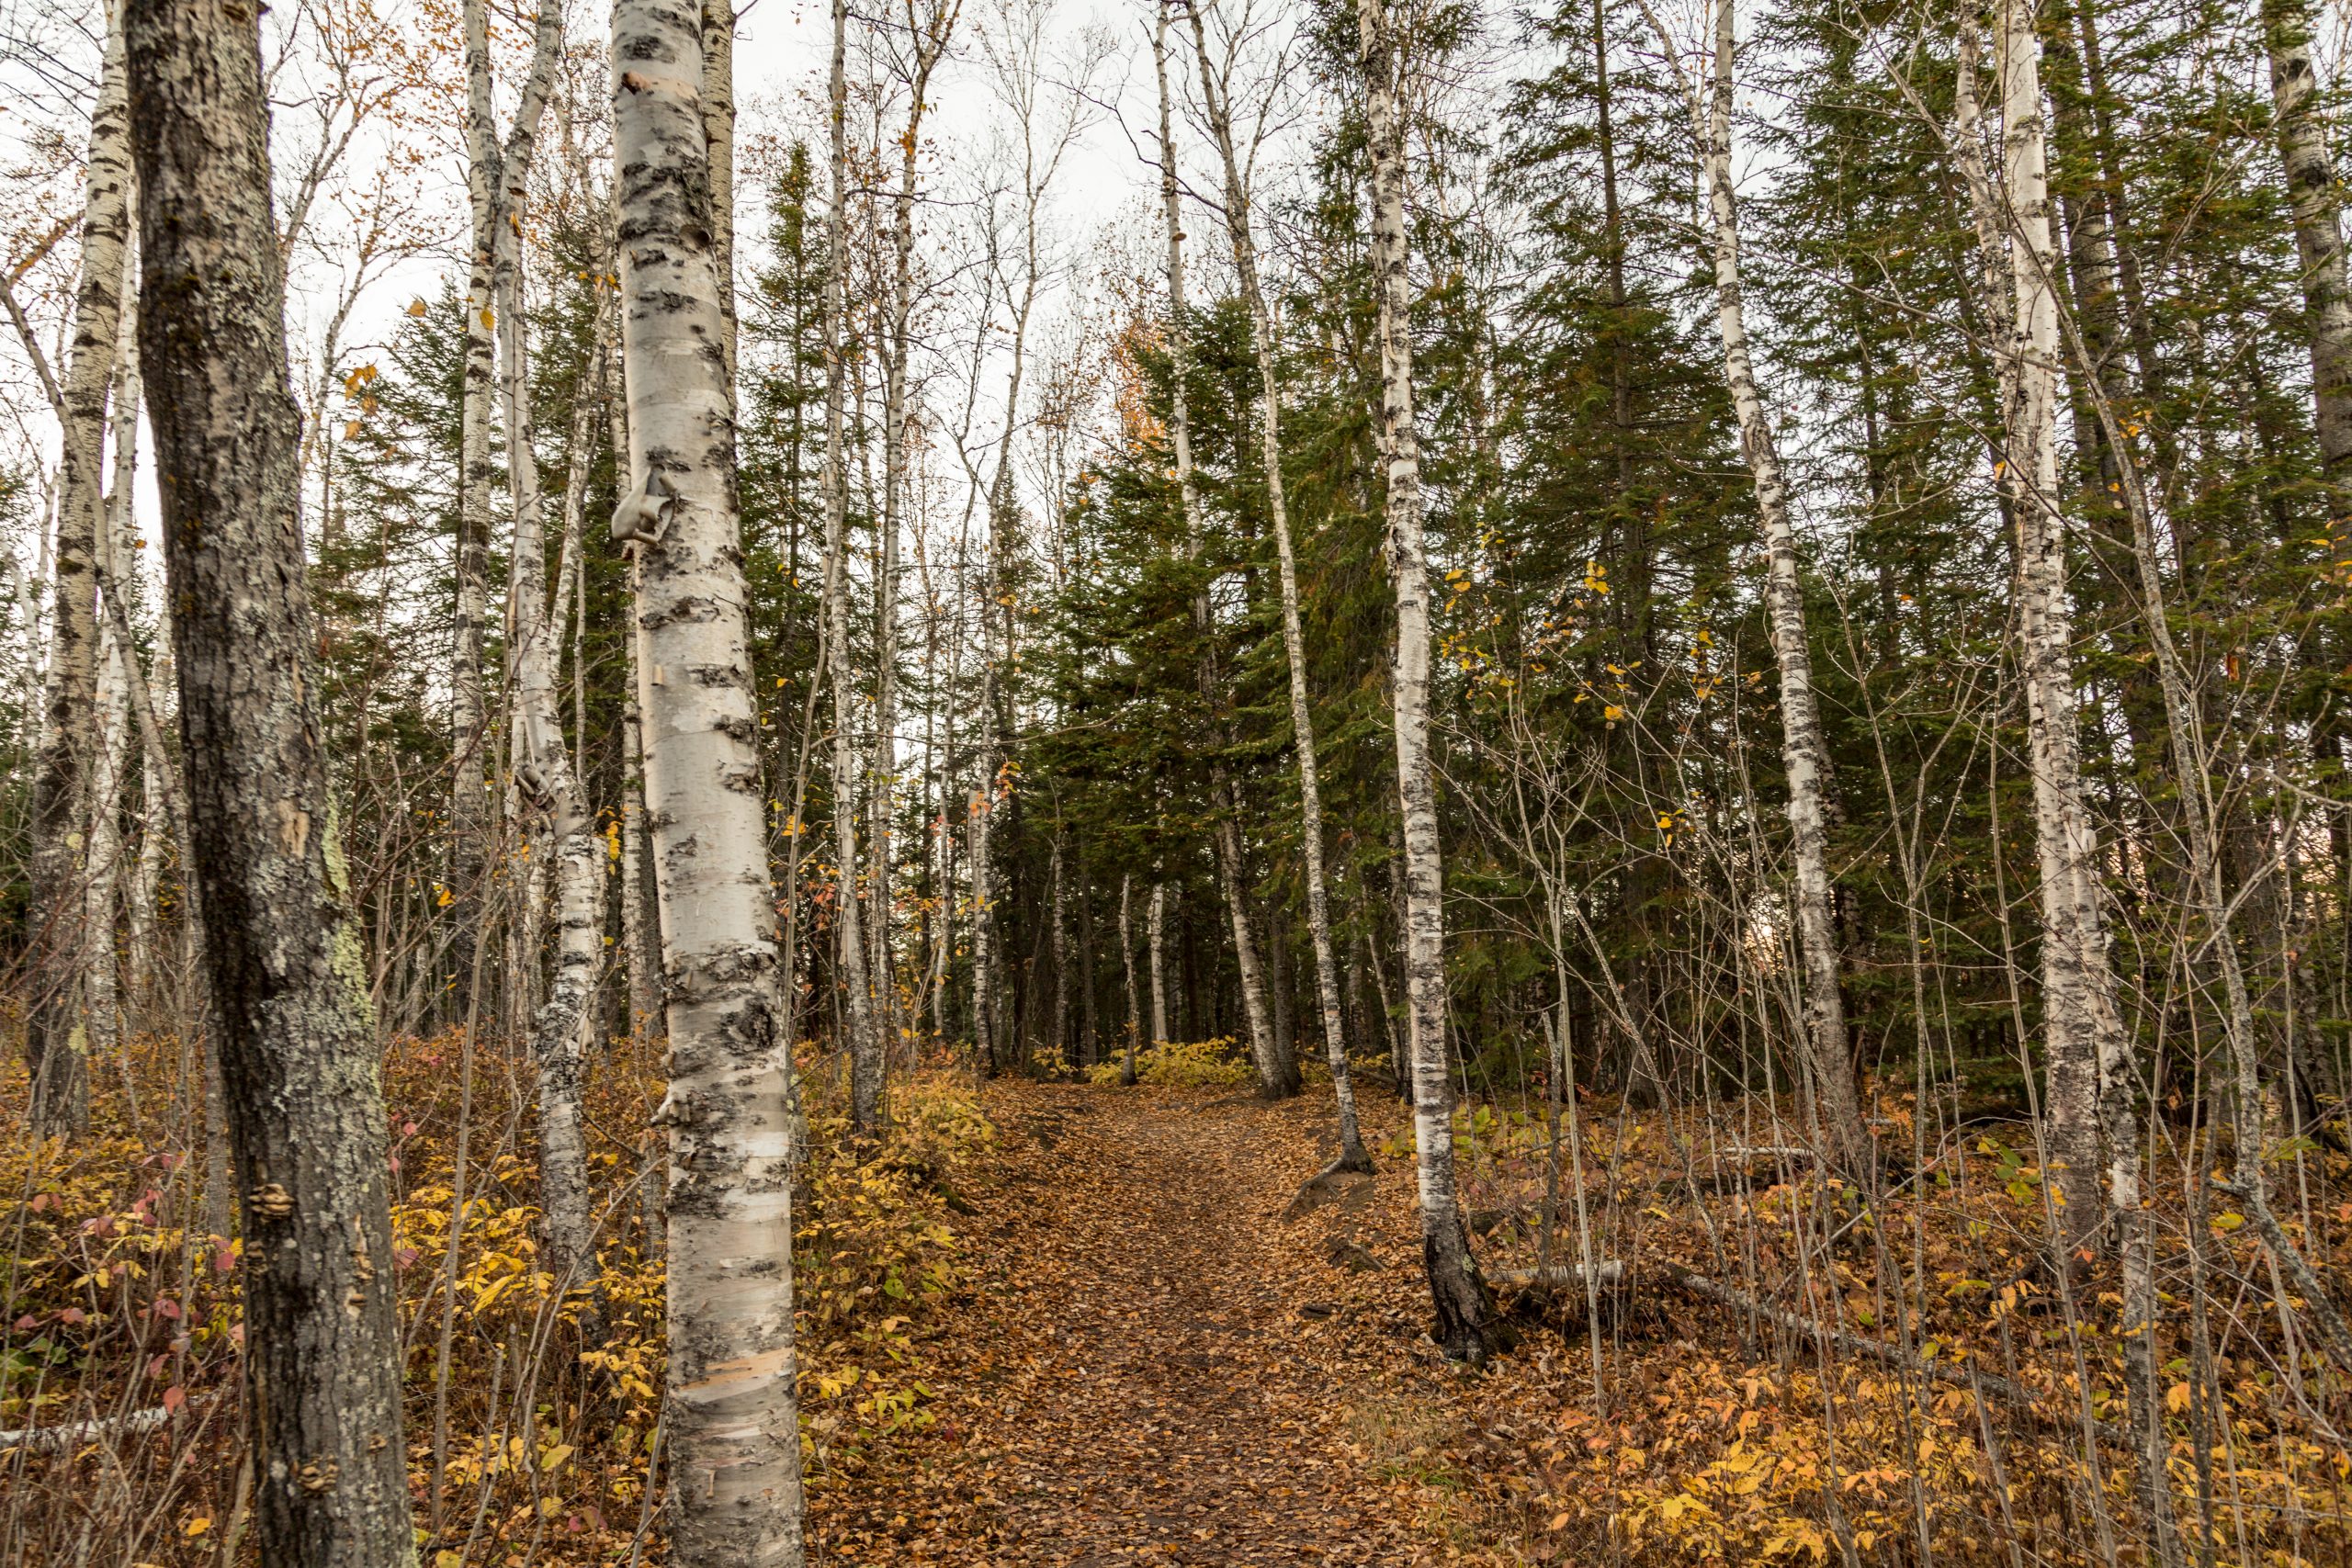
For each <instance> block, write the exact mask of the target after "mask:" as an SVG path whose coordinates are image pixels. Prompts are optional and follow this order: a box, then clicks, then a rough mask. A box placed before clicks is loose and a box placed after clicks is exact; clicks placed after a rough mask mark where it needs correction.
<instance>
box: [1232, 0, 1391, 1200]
mask: <svg viewBox="0 0 2352 1568" xmlns="http://www.w3.org/2000/svg"><path fill="white" fill-rule="evenodd" d="M1189 15H1190V16H1191V17H1192V22H1193V56H1194V58H1195V60H1196V61H1197V62H1198V64H1199V66H1200V75H1201V101H1202V105H1203V107H1204V108H1205V109H1206V110H1207V111H1208V120H1209V131H1210V134H1211V135H1213V136H1214V137H1215V138H1216V148H1217V156H1218V158H1219V160H1220V162H1221V163H1222V164H1223V166H1224V173H1225V226H1226V232H1227V236H1228V237H1229V238H1230V239H1231V241H1232V243H1233V268H1234V273H1235V276H1237V278H1238V280H1239V282H1240V285H1241V299H1242V303H1243V304H1244V305H1245V306H1246V307H1247V308H1248V310H1249V311H1250V346H1251V348H1252V349H1253V350H1254V352H1255V354H1256V357H1257V361H1258V406H1259V414H1258V441H1259V457H1260V461H1261V463H1262V465H1263V466H1264V468H1265V470H1266V517H1267V525H1268V526H1269V527H1270V528H1271V529H1272V533H1273V536H1274V554H1275V564H1276V568H1277V575H1278V576H1279V578H1280V580H1281V585H1282V602H1283V658H1284V659H1285V660H1286V661H1287V663H1288V666H1289V673H1290V725H1291V736H1292V741H1293V744H1294V746H1295V749H1296V751H1297V756H1298V816H1299V846H1300V854H1301V858H1302V859H1303V860H1304V861H1305V866H1304V870H1305V872H1306V929H1307V935H1308V937H1309V939H1310V941H1311V942H1312V944H1313V946H1314V949H1315V996H1316V1001H1317V1005H1318V1007H1319V1008H1320V1010H1321V1011H1322V1014H1323V1050H1324V1056H1325V1059H1326V1060H1327V1061H1328V1062H1329V1064H1330V1068H1331V1089H1332V1095H1333V1098H1334V1099H1335V1100H1336V1101H1337V1102H1338V1107H1339V1112H1340V1157H1339V1161H1338V1165H1337V1167H1336V1168H1338V1169H1340V1170H1361V1171H1370V1170H1371V1169H1372V1156H1371V1155H1369V1154H1367V1153H1365V1152H1364V1146H1363V1131H1362V1129H1361V1128H1360V1126H1359V1125H1358V1123H1357V1119H1356V1091H1355V1082H1354V1079H1353V1078H1352V1077H1351V1076H1350V1074H1349V1072H1348V1044H1347V1030H1346V1027H1345V1025H1344V1024H1343V1023H1342V1021H1341V1018H1340V965H1339V959H1338V957H1337V955H1336V953H1334V952H1333V949H1332V946H1331V897H1330V884H1329V876H1328V874H1327V873H1326V872H1325V870H1324V865H1323V786H1322V779H1321V768H1320V766H1319V765H1318V761H1317V754H1316V747H1315V717H1314V712H1313V709H1312V708H1311V707H1310V705H1309V704H1308V700H1307V690H1306V634H1305V633H1304V632H1303V631H1302V629H1301V628H1300V625H1299V615H1298V561H1297V558H1296V552H1295V549H1294V547H1293V545H1292V541H1291V534H1290V508H1289V505H1288V504H1287V502H1286V501H1285V499H1284V496H1283V447H1282V376H1281V372H1280V369H1279V367H1278V366H1277V365H1276V362H1275V357H1274V355H1275V344H1274V323H1273V313H1272V311H1271V310H1268V309H1267V306H1266V291H1265V289H1264V288H1263V287H1262V286H1261V284H1260V282H1259V278H1258V242H1257V237H1256V235H1255V234H1254V233H1253V232H1252V231H1251V229H1250V189H1249V182H1248V181H1247V180H1245V179H1244V178H1243V177H1242V173H1241V164H1240V160H1239V158H1238V155H1237V154H1236V152H1235V151H1234V144H1233V117H1232V114H1231V112H1230V107H1229V105H1228V102H1227V96H1226V93H1225V88H1224V84H1222V83H1220V82H1218V81H1217V80H1216V76H1215V74H1214V73H1212V72H1211V71H1210V69H1209V50H1208V35H1207V31H1206V28H1205V27H1204V24H1203V22H1202V20H1201V7H1199V6H1193V7H1192V8H1191V10H1190V12H1189Z"/></svg>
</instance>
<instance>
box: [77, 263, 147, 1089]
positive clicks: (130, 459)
mask: <svg viewBox="0 0 2352 1568" xmlns="http://www.w3.org/2000/svg"><path fill="white" fill-rule="evenodd" d="M123 293H124V294H125V296H126V298H125V299H124V301H123V308H122V312H121V321H120V324H119V331H118V332H117V334H116V345H115V357H114V393H113V413H112V416H111V417H112V423H113V427H114V429H113V434H114V471H113V473H112V475H111V476H110V480H111V482H110V483H109V484H108V485H107V496H106V501H105V503H104V506H103V508H102V511H103V514H104V516H103V521H102V522H101V524H100V525H99V532H98V558H99V560H100V561H101V562H102V563H103V565H104V568H105V570H104V571H103V572H102V573H101V575H100V580H99V584H98V592H100V593H101V594H103V595H113V594H118V593H121V592H126V588H125V580H124V576H123V568H124V567H125V565H126V564H127V563H128V561H129V559H130V555H131V553H132V550H133V548H134V546H135V542H136V540H137V538H138V525H137V523H136V522H135V521H134V520H133V519H132V516H131V487H132V474H133V471H134V469H135V468H136V465H137V460H138V449H139V392H138V374H139V369H138V366H139V355H138V351H137V349H136V347H135V346H134V345H133V342H132V339H133V337H134V336H135V334H136V333H137V331H138V315H139V312H138V310H136V309H135V308H134V307H133V305H132V303H131V301H130V299H128V298H127V296H128V295H129V294H130V276H129V271H128V268H126V271H125V276H124V280H123ZM120 619H121V621H122V624H123V625H125V626H128V625H129V624H130V621H129V617H128V616H123V617H120ZM116 620H117V617H116V616H115V615H113V614H112V607H111V606H109V613H108V614H107V616H106V617H105V618H103V619H102V620H101V621H100V622H99V625H98V645H99V649H100V651H99V656H98V694H97V718H98V727H97V728H98V733H97V737H96V739H97V745H96V750H95V751H94V752H93V754H92V759H91V760H92V762H93V764H94V766H93V768H92V771H91V775H90V840H89V874H88V877H87V879H86V886H85V897H84V901H83V919H84V921H85V925H84V930H85V931H86V932H87V933H88V942H89V947H88V952H89V957H88V960H87V963H86V964H85V967H84V972H83V973H84V977H85V987H86V991H85V996H86V999H87V1005H88V1016H89V1051H90V1055H92V1056H93V1057H96V1058H100V1059H103V1060H107V1061H114V1060H116V1059H117V1056H116V1053H117V1052H118V1051H119V1049H120V1048H121V1043H122V1030H123V1024H124V1017H123V1006H122V1004H123V996H122V969H121V966H120V964H119V953H117V950H116V946H115V914H116V909H117V906H118V904H119V899H120V896H121V894H122V893H123V891H124V890H125V886H126V884H127V881H128V879H127V878H125V877H124V875H123V874H122V873H123V863H122V856H123V838H122V786H123V781H124V779H125V777H126V776H127V774H128V772H129V768H130V675H129V671H128V668H127V664H126V661H127V660H134V659H136V658H138V657H139V651H138V649H136V648H134V647H132V646H131V645H130V643H129V642H128V641H126V640H125V638H124V637H121V636H119V635H118V634H117V632H116V630H115V622H116ZM133 934H134V936H135V935H136V934H137V933H136V932H135V931H134V933H133Z"/></svg>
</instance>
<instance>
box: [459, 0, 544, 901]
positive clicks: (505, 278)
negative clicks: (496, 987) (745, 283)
mask: <svg viewBox="0 0 2352 1568" xmlns="http://www.w3.org/2000/svg"><path fill="white" fill-rule="evenodd" d="M562 9H563V8H562V6H560V5H557V4H552V3H551V4H548V5H546V6H542V7H540V10H539V13H538V21H537V28H536V30H535V32H534V35H533V42H532V50H531V63H530V66H529V68H528V70H527V72H526V74H525V76H524V80H523V85H522V92H521V95H520V97H519V98H518V100H517V102H516V105H515V118H514V120H513V122H512V123H511V124H510V125H509V127H508V129H507V132H506V135H505V137H504V139H503V141H502V140H501V138H500V136H499V134H498V117H497V110H496V107H495V106H494V105H493V104H492V97H491V88H492V74H491V56H490V10H489V0H465V8H464V16H463V25H464V28H465V57H466V195H467V205H468V209H469V222H470V225H471V248H470V249H469V253H468V264H467V265H468V276H467V280H466V356H465V378H464V383H463V389H462V392H461V405H460V407H461V413H460V424H461V433H460V436H459V444H458V446H459V449H458V558H457V566H458V586H457V613H456V619H455V629H454V632H453V637H454V639H455V640H454V642H453V644H452V649H451V654H450V658H451V660H452V663H451V669H450V694H451V702H450V712H451V728H450V751H451V755H452V757H453V758H454V759H455V761H454V769H453V773H452V775H451V779H450V784H449V792H450V793H449V831H450V845H451V858H450V869H449V877H450V883H451V892H452V893H453V894H454V895H455V901H454V903H453V906H452V914H453V916H454V917H455V922H454V923H455V925H456V927H457V929H458V931H459V932H460V933H461V935H460V938H459V942H460V945H461V947H466V946H469V945H470V944H471V943H472V942H475V941H478V940H480V927H481V919H482V908H483V906H482V903H481V895H482V892H483V888H482V886H481V884H482V879H483V877H484V875H485V874H486V865H485V862H484V860H483V857H484V855H485V853H486V852H487V850H488V836H489V823H490V818H491V811H492V800H491V795H490V782H489V773H490V761H491V758H490V751H489V746H490V728H489V727H490V698H489V693H488V689H487V687H486V686H485V684H484V682H483V679H482V638H483V635H484V628H485V626H486V623H487V622H488V619H489V613H490V610H489V606H490V561H489V550H490V531H491V502H492V494H493V491H494V488H495V480H496V478H497V469H496V468H495V466H494V465H493V464H492V461H491V440H490V438H491V423H492V412H493V410H494V408H495V406H496V400H497V398H498V396H499V391H500V384H501V377H500V375H499V369H498V355H499V332H498V326H499V313H500V311H501V310H504V309H506V301H507V299H508V297H509V296H510V295H515V290H516V288H518V287H519V285H518V284H516V283H515V282H514V281H512V279H513V278H515V276H516V274H517V272H518V271H519V268H520V266H521V239H520V231H519V227H518V225H519V223H520V221H521V209H522V203H523V198H524V195H525V192H526V189H527V187H528V184H529V176H530V166H531V159H532V155H533V153H534V152H536V151H537V146H538V134H539V120H540V118H541V116H542V115H543V114H544V113H545V112H546V108H547V102H548V92H549V90H550V88H551V87H552V86H553V85H554V80H555V70H556V65H557V63H558V61H559V59H560V55H561V52H562V39H563V34H562ZM517 298H519V296H517ZM513 460H514V459H513V457H512V456H511V455H510V457H509V462H510V464H511V463H513Z"/></svg>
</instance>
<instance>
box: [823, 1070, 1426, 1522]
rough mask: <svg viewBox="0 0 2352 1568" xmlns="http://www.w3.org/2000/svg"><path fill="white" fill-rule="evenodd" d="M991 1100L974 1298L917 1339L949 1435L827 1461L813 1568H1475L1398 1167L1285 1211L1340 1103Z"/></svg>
mask: <svg viewBox="0 0 2352 1568" xmlns="http://www.w3.org/2000/svg"><path fill="white" fill-rule="evenodd" d="M983 1105H984V1107H985V1109H986V1111H987V1112H988V1114H989V1118H990V1119H991V1120H992V1121H993V1122H996V1124H997V1126H998V1128H999V1129H1000V1132H1001V1146H1000V1148H999V1150H998V1154H997V1157H996V1158H994V1159H993V1160H991V1161H990V1163H989V1169H988V1170H987V1171H986V1172H985V1173H984V1174H983V1175H982V1176H981V1181H982V1182H983V1183H985V1184H986V1188H987V1190H975V1191H974V1192H972V1193H971V1194H969V1196H968V1198H967V1201H969V1202H970V1203H971V1204H972V1205H973V1206H974V1207H975V1208H976V1209H978V1213H977V1214H976V1215H975V1216H974V1217H972V1218H971V1219H969V1220H967V1221H966V1222H964V1223H963V1224H959V1225H958V1226H957V1231H958V1241H959V1246H960V1247H962V1249H963V1253H964V1256H963V1258H961V1260H960V1263H959V1267H958V1273H959V1276H960V1278H961V1279H962V1280H963V1281H964V1284H965V1289H964V1290H963V1292H962V1293H961V1294H960V1295H959V1297H958V1299H957V1300H956V1302H955V1303H952V1304H950V1305H948V1306H947V1307H946V1308H945V1310H943V1311H940V1312H937V1313H936V1314H934V1315H933V1318H932V1320H931V1322H930V1324H929V1325H928V1326H927V1328H926V1331H925V1332H924V1334H923V1336H922V1341H923V1343H922V1362H923V1381H924V1383H925V1385H926V1386H927V1387H928V1388H929V1390H930V1391H931V1393H932V1394H933V1399H932V1401H931V1402H930V1404H929V1409H930V1410H931V1411H932V1413H933V1416H934V1417H935V1420H936V1424H935V1425H934V1426H933V1427H932V1428H931V1429H930V1430H928V1431H926V1432H923V1433H921V1434H918V1435H914V1436H912V1437H910V1438H907V1439H905V1440H903V1441H901V1442H899V1443H898V1444H895V1445H893V1446H892V1447H890V1448H888V1449H887V1450H880V1451H878V1452H875V1453H872V1454H869V1455H867V1456H865V1458H864V1460H863V1461H857V1460H853V1461H852V1466H853V1469H854V1474H851V1473H840V1474H831V1473H827V1472H825V1471H824V1470H823V1469H822V1468H821V1460H822V1457H823V1456H821V1455H820V1470H819V1471H818V1472H817V1473H815V1474H814V1475H812V1513H813V1518H812V1527H813V1529H814V1532H815V1534H816V1535H817V1537H818V1540H819V1542H820V1551H819V1552H816V1553H812V1558H814V1559H815V1560H816V1561H818V1562H822V1563H824V1564H825V1565H826V1568H849V1565H852V1564H855V1565H857V1568H866V1565H869V1564H881V1563H885V1562H892V1563H899V1562H912V1563H955V1564H973V1565H976V1568H977V1565H978V1564H984V1563H985V1564H990V1565H994V1564H1010V1563H1039V1564H1045V1563H1052V1564H1066V1565H1069V1568H1107V1565H1109V1564H1114V1563H1119V1564H1124V1563H1132V1562H1148V1563H1154V1564H1159V1563H1171V1564H1178V1563H1181V1564H1204V1565H1206V1564H1219V1565H1222V1564H1228V1563H1231V1564H1245V1563H1246V1564H1259V1563H1269V1564H1271V1563H1318V1564H1352V1563H1367V1564H1369V1563H1406V1562H1419V1561H1443V1560H1458V1559H1459V1558H1460V1556H1461V1554H1462V1551H1463V1548H1464V1546H1465V1545H1466V1544H1467V1541H1466V1539H1464V1538H1465V1537H1466V1533H1467V1532H1465V1531H1464V1530H1462V1529H1460V1528H1459V1527H1460V1526H1461V1525H1462V1524H1463V1523H1464V1521H1463V1520H1461V1519H1459V1518H1457V1517H1455V1516H1456V1508H1455V1487H1454V1484H1453V1476H1452V1475H1451V1473H1450V1468H1449V1461H1448V1460H1447V1459H1446V1457H1445V1456H1446V1453H1447V1450H1450V1449H1452V1448H1453V1441H1452V1439H1453V1437H1454V1436H1455V1433H1454V1425H1455V1423H1454V1420H1453V1415H1452V1413H1451V1411H1450V1410H1449V1408H1448V1407H1449V1405H1450V1404H1451V1389H1450V1385H1452V1384H1453V1383H1455V1382H1458V1381H1459V1380H1458V1375H1457V1374H1454V1373H1453V1372H1450V1371H1447V1370H1446V1369H1445V1368H1444V1367H1443V1366H1442V1363H1441V1362H1440V1360H1439V1359H1438V1356H1437V1352H1436V1349H1435V1348H1434V1347H1433V1346H1431V1345H1430V1343H1429V1342H1428V1341H1427V1339H1426V1337H1425V1335H1424V1327H1425V1325H1424V1324H1423V1322H1422V1316H1423V1315H1424V1314H1421V1313H1420V1312H1419V1310H1418V1305H1417V1303H1419V1268H1418V1266H1417V1265H1418V1251H1419V1247H1418V1238H1417V1236H1415V1235H1413V1234H1412V1232H1411V1230H1410V1228H1409V1224H1405V1223H1400V1222H1401V1221H1403V1220H1405V1219H1407V1218H1408V1214H1409V1211H1406V1212H1405V1213H1402V1214H1400V1213H1399V1212H1398V1211H1397V1209H1396V1207H1395V1206H1394V1204H1393V1203H1391V1202H1389V1201H1387V1200H1390V1199H1392V1198H1395V1197H1397V1196H1398V1195H1399V1193H1400V1192H1408V1190H1409V1188H1410V1186H1411V1175H1410V1168H1409V1166H1408V1165H1403V1164H1399V1163H1398V1162H1396V1161H1388V1162H1385V1165H1384V1173H1383V1174H1382V1175H1381V1176H1380V1177H1378V1178H1377V1179H1373V1180H1369V1181H1363V1182H1360V1183H1359V1182H1356V1181H1353V1180H1351V1181H1349V1182H1348V1183H1347V1184H1346V1185H1344V1186H1342V1187H1341V1188H1340V1190H1338V1191H1337V1192H1335V1193H1330V1194H1325V1195H1320V1196H1318V1197H1317V1199H1314V1200H1310V1201H1305V1202H1300V1203H1298V1204H1297V1205H1296V1208H1294V1201H1295V1199H1296V1198H1297V1197H1298V1194H1299V1189H1300V1183H1301V1182H1302V1181H1303V1180H1305V1179H1306V1178H1308V1177H1310V1176H1312V1175H1314V1174H1315V1173H1316V1171H1317V1170H1318V1169H1319V1168H1321V1167H1322V1165H1323V1164H1324V1163H1325V1162H1326V1161H1328V1159H1329V1156H1330V1154H1331V1153H1332V1152H1333V1148H1334V1146H1335V1145H1334V1140H1335V1138H1336V1133H1335V1131H1334V1127H1333V1123H1332V1121H1331V1117H1330V1114H1329V1100H1328V1097H1317V1099H1315V1100H1306V1101H1294V1102H1291V1103H1289V1104H1285V1105H1273V1106H1270V1105H1264V1104H1261V1103H1259V1102H1258V1101H1256V1100H1254V1099H1252V1098H1250V1097H1248V1096H1246V1095H1236V1094H1235V1093H1234V1092H1233V1091H1231V1090H1229V1089H1148V1088H1138V1089H1115V1088H1095V1089H1089V1088H1081V1087H1071V1086H1041V1085H1029V1084H1014V1083H1003V1084H1000V1085H995V1086H991V1087H990V1088H989V1089H988V1090H987V1091H986V1093H985V1095H984V1099H983ZM1389 1189H1397V1191H1390V1190H1389ZM1302 1211H1303V1212H1302ZM1449 1548H1451V1550H1449Z"/></svg>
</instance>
